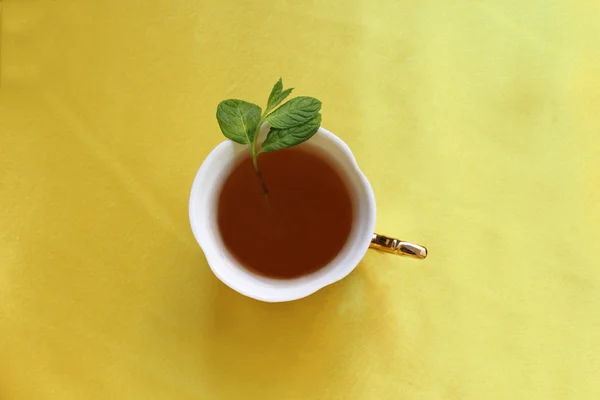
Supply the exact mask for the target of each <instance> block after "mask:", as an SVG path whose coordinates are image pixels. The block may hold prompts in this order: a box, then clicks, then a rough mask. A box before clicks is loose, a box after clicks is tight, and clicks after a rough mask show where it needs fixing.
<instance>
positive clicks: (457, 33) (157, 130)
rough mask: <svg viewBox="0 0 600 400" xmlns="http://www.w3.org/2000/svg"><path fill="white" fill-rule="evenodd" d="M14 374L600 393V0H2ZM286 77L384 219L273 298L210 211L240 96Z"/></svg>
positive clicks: (24, 383)
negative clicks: (203, 205)
mask: <svg viewBox="0 0 600 400" xmlns="http://www.w3.org/2000/svg"><path fill="white" fill-rule="evenodd" d="M2 13H3V23H2V28H1V29H2V53H1V54H2V61H1V68H2V81H1V85H2V86H1V89H0V91H1V95H0V96H1V100H0V179H1V181H0V183H1V185H0V224H1V225H0V226H1V227H2V228H1V231H0V399H2V400H30V399H34V400H37V399H42V400H44V399H86V400H87V399H90V400H91V399H145V400H146V399H247V398H255V399H278V400H280V399H344V400H346V399H369V400H371V399H402V400H407V399H409V400H410V399H426V400H428V399H451V400H455V399H456V400H458V399H477V400H480V399H486V400H487V399H502V400H505V399H513V398H514V399H544V400H547V399H578V400H580V399H585V400H588V399H589V400H592V399H594V400H596V399H598V398H600V381H599V380H598V377H599V376H600V256H599V255H598V252H597V251H596V250H597V249H598V242H599V240H600V189H599V188H600V112H599V110H600V42H599V40H598V38H599V37H600V6H598V3H597V2H595V1H591V0H589V1H572V0H557V1H552V2H549V1H543V0H538V1H522V0H510V1H509V0H498V1H450V0H448V1H441V0H439V1H422V0H413V1H392V0H390V1H379V2H377V1H370V0H354V1H346V0H337V1H325V2H317V1H306V2H299V1H285V0H281V1H250V0H237V1H225V2H222V3H219V2H209V1H196V0H177V1H174V0H160V1H159V0H154V1H143V2H142V1H133V0H110V1H67V0H56V1H42V0H4V2H3V10H2ZM279 76H283V77H284V81H285V83H286V85H289V86H294V87H296V88H297V92H296V93H297V94H309V95H314V96H316V97H318V98H320V99H322V100H323V102H324V107H323V116H324V119H323V126H325V127H327V128H328V129H330V130H332V131H333V132H335V133H337V134H338V135H339V136H341V137H342V138H343V139H344V140H345V141H346V142H347V143H348V144H349V145H350V146H351V147H352V148H353V149H354V151H355V152H356V156H357V158H358V161H359V163H360V165H361V166H362V168H363V171H364V172H365V173H366V174H367V176H368V177H369V178H370V180H371V182H372V184H373V187H374V190H375V194H376V197H377V202H378V218H379V219H378V222H377V228H378V231H381V232H384V233H389V234H397V235H399V236H401V237H402V238H405V239H410V240H414V241H416V242H419V243H423V244H426V245H428V247H429V248H430V252H431V255H430V258H429V259H428V260H427V261H426V262H418V261H413V260H409V259H404V258H398V257H393V256H388V255H383V254H376V253H373V252H370V253H369V254H368V255H367V256H366V258H365V259H364V261H363V263H362V264H361V265H360V266H359V268H358V269H357V270H356V271H355V272H354V273H353V274H352V275H351V276H350V277H348V278H347V279H346V280H344V281H343V282H341V283H339V284H336V285H333V286H331V287H328V288H327V289H325V290H323V291H321V292H319V293H317V294H316V295H314V296H311V297H309V298H307V299H304V300H301V301H298V302H295V303H288V304H263V303H259V302H256V301H253V300H250V299H247V298H244V297H242V296H240V295H238V294H236V293H234V292H233V291H231V290H230V289H228V288H226V287H225V286H224V285H222V284H221V283H220V282H219V281H218V280H217V279H216V278H215V277H214V276H213V275H212V274H211V273H210V271H209V269H208V267H207V264H206V261H205V259H204V257H203V255H202V252H201V251H200V249H199V247H198V246H197V245H196V243H195V241H194V239H193V237H192V234H191V232H190V229H189V226H188V218H187V200H188V193H189V189H190V185H191V182H192V179H193V177H194V174H195V172H196V170H197V168H198V166H199V165H200V163H201V162H202V160H203V158H204V157H205V156H206V155H207V154H208V152H209V151H210V150H211V149H212V148H213V147H214V146H215V145H216V144H217V143H219V142H220V141H221V140H222V137H221V135H220V133H219V131H218V126H217V123H216V120H215V118H214V114H215V107H216V104H217V103H218V101H219V100H221V99H223V98H227V97H238V98H242V99H247V100H251V101H255V102H259V103H261V104H262V103H264V102H265V101H266V97H267V94H268V91H269V89H270V87H271V86H272V84H273V83H274V81H275V80H276V79H277V78H278V77H279Z"/></svg>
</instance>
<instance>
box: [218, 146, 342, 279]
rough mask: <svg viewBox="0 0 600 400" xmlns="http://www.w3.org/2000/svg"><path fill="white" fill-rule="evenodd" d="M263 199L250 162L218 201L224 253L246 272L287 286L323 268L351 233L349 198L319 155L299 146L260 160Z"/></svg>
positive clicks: (230, 180) (334, 171)
mask: <svg viewBox="0 0 600 400" xmlns="http://www.w3.org/2000/svg"><path fill="white" fill-rule="evenodd" d="M258 163H259V166H260V169H261V171H262V174H263V177H264V181H265V183H266V186H267V188H268V190H269V194H268V199H267V198H266V197H265V196H264V195H263V193H262V189H261V186H260V184H259V181H258V178H257V176H256V172H255V170H254V167H253V165H252V158H251V157H250V156H247V157H245V158H243V159H242V160H240V162H239V163H238V164H237V165H236V166H235V167H234V168H233V170H232V172H231V174H230V175H229V177H228V178H227V179H226V180H225V183H224V184H223V187H222V189H221V193H220V194H219V201H218V211H217V214H218V216H217V218H218V226H219V231H220V234H221V238H222V240H223V243H224V245H225V246H226V248H227V249H228V250H229V252H230V253H231V254H232V255H233V256H234V257H235V258H236V259H237V260H238V261H239V262H240V264H242V265H243V266H245V267H246V268H247V269H249V270H250V271H253V272H255V273H258V274H260V275H264V276H267V277H271V278H279V279H290V278H296V277H299V276H302V275H307V274H310V273H312V272H314V271H317V270H319V269H320V268H322V267H324V266H325V265H327V264H328V263H329V262H330V261H331V260H333V259H334V258H335V256H336V255H337V254H338V253H339V252H340V250H342V248H343V247H344V244H345V243H346V240H347V239H348V236H349V235H350V231H351V229H352V218H353V204H352V197H351V195H350V191H349V189H348V187H347V185H346V183H345V182H344V180H343V179H342V177H341V175H340V174H339V173H338V170H337V169H336V167H334V166H333V165H332V164H331V163H330V162H329V161H327V160H326V159H325V158H324V156H323V154H321V153H320V151H318V150H317V149H316V148H314V147H312V146H310V145H301V146H298V147H293V148H289V149H285V150H280V151H276V152H273V153H264V154H261V155H260V157H259V161H258Z"/></svg>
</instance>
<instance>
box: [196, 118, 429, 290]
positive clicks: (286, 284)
mask: <svg viewBox="0 0 600 400" xmlns="http://www.w3.org/2000/svg"><path fill="white" fill-rule="evenodd" d="M266 131H268V126H263V127H262V129H261V135H265V134H266ZM303 146H316V147H318V148H320V149H321V150H323V151H322V154H326V155H327V157H328V158H329V161H330V162H331V163H332V164H334V165H335V166H336V167H338V170H339V171H340V174H341V175H342V176H343V178H344V180H345V181H346V183H347V185H348V187H349V189H350V192H351V194H352V198H353V199H352V200H353V202H354V210H355V212H354V216H353V223H352V231H351V233H350V235H349V237H348V240H347V241H346V244H345V245H344V247H343V249H342V250H341V251H340V252H339V253H338V254H337V256H336V257H335V258H334V259H333V260H332V261H331V262H329V263H328V264H327V265H326V266H324V267H323V268H321V269H319V270H318V271H315V272H313V273H312V274H309V275H304V276H301V277H298V278H295V279H273V278H268V277H265V276H261V275H258V274H255V273H253V272H252V271H250V270H248V269H246V268H244V266H242V265H240V263H239V262H238V261H237V260H236V259H235V258H234V257H233V256H232V255H231V254H229V252H228V250H227V248H226V247H225V246H224V245H223V242H222V240H221V238H220V235H219V229H218V226H217V218H216V216H217V200H218V196H219V192H220V189H221V186H222V185H223V182H224V181H225V179H226V178H227V177H228V176H229V174H230V172H231V170H232V169H233V167H234V166H235V165H236V162H237V160H239V158H240V156H241V154H240V153H242V152H247V151H248V147H247V146H243V145H239V144H237V143H234V142H232V141H230V140H226V141H224V142H222V143H221V144H219V145H218V146H217V147H215V149H214V150H213V151H212V152H211V153H210V154H209V155H208V156H207V157H206V159H205V160H204V162H203V163H202V165H201V166H200V169H199V170H198V173H197V174H196V178H195V179H194V183H193V185H192V191H191V195H190V204H189V213H190V223H191V226H192V231H193V233H194V236H195V237H196V240H197V241H198V244H199V245H200V247H201V248H202V250H203V251H204V254H205V256H206V259H207V261H208V264H209V266H210V268H211V269H212V271H213V273H214V274H215V275H216V276H217V278H219V279H220V280H221V281H222V282H223V283H225V284H226V285H227V286H229V287H230V288H232V289H233V290H235V291H237V292H239V293H241V294H243V295H245V296H248V297H251V298H254V299H256V300H261V301H266V302H283V301H291V300H297V299H301V298H303V297H306V296H308V295H310V294H312V293H315V292H316V291H317V290H319V289H322V288H324V287H325V286H327V285H330V284H332V283H334V282H337V281H339V280H341V279H343V278H344V277H346V276H347V275H348V274H350V272H352V271H353V270H354V268H356V266H357V265H358V263H359V262H360V261H361V259H362V258H363V257H364V255H365V253H366V252H367V250H368V249H369V247H371V248H375V249H377V250H382V251H386V252H389V253H394V254H400V255H406V256H410V257H413V258H421V259H422V258H425V257H426V256H427V249H426V248H425V247H423V246H420V245H417V244H413V243H409V242H404V241H401V240H398V239H393V238H389V237H386V236H382V235H378V234H376V233H373V231H374V229H375V214H376V213H375V210H376V208H375V196H374V194H373V189H372V188H371V184H370V183H369V181H368V180H367V178H366V177H365V175H364V174H363V173H362V172H361V170H360V169H359V167H358V164H357V163H356V158H355V157H354V155H353V154H352V152H351V151H350V148H349V147H348V145H346V143H344V142H343V141H342V140H341V139H340V138H338V137H337V136H335V135H334V134H333V133H331V132H329V131H327V130H326V129H324V128H319V130H318V132H317V133H316V134H315V135H314V136H313V137H312V138H311V139H310V140H309V141H308V142H306V143H305V144H303ZM290 256H291V255H290Z"/></svg>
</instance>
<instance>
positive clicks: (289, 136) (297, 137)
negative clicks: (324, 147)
mask: <svg viewBox="0 0 600 400" xmlns="http://www.w3.org/2000/svg"><path fill="white" fill-rule="evenodd" d="M320 125H321V114H320V113H317V115H315V116H313V117H312V119H310V120H308V121H307V122H305V123H303V124H300V125H295V126H292V127H290V128H284V129H278V128H271V130H270V131H269V134H268V135H267V138H266V139H265V141H264V142H263V144H262V146H261V148H260V153H269V152H271V151H275V150H281V149H285V148H288V147H292V146H295V145H297V144H300V143H302V142H305V141H307V140H308V139H310V138H311V137H312V136H313V135H314V134H315V133H317V131H318V130H319V126H320Z"/></svg>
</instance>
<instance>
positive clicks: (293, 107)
mask: <svg viewBox="0 0 600 400" xmlns="http://www.w3.org/2000/svg"><path fill="white" fill-rule="evenodd" d="M292 90H293V88H290V89H285V90H283V81H282V80H281V78H280V79H279V80H278V81H277V83H276V84H275V85H274V86H273V89H272V90H271V94H270V95H269V99H268V100H267V107H266V108H265V111H264V112H263V111H262V109H261V108H260V107H259V106H257V105H256V104H252V103H248V102H247V101H244V100H234V99H232V100H223V101H222V102H220V103H219V105H218V106H217V121H218V122H219V127H220V128H221V132H223V135H225V137H227V138H228V139H231V140H233V141H234V142H236V143H240V144H247V145H248V146H249V147H250V155H251V156H252V164H253V165H254V169H255V170H256V174H257V175H258V178H259V181H260V183H261V186H262V189H263V194H265V195H267V193H268V190H267V187H266V185H265V183H264V180H263V178H262V173H261V172H260V169H259V168H258V155H259V154H261V153H268V152H272V151H276V150H281V149H285V148H288V147H292V146H296V145H298V144H300V143H302V142H305V141H307V140H308V139H310V138H311V137H312V136H313V135H314V134H315V133H317V131H318V130H319V126H320V125H321V113H320V110H321V102H320V101H319V100H317V99H315V98H314V97H308V96H300V97H295V98H293V99H291V100H289V101H287V102H285V103H284V104H283V105H282V106H280V107H278V106H279V104H281V102H282V101H283V100H285V99H286V98H287V97H288V96H289V95H290V93H291V92H292ZM277 107H278V108H277ZM265 122H267V123H268V124H269V125H270V126H271V127H270V129H269V133H268V134H267V137H266V139H265V140H264V142H263V143H262V144H261V146H260V148H257V140H258V133H259V131H260V128H261V126H262V125H263V123H265Z"/></svg>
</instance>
